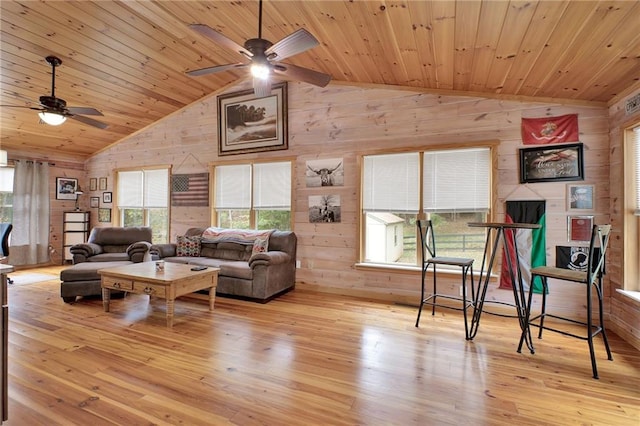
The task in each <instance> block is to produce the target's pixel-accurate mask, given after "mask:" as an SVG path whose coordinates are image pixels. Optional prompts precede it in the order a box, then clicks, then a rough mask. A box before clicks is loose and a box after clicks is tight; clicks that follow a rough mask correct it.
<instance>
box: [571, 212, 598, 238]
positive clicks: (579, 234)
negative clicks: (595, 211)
mask: <svg viewBox="0 0 640 426" xmlns="http://www.w3.org/2000/svg"><path fill="white" fill-rule="evenodd" d="M592 228H593V216H567V233H568V236H569V238H568V239H569V242H576V243H584V242H589V241H591V230H592Z"/></svg>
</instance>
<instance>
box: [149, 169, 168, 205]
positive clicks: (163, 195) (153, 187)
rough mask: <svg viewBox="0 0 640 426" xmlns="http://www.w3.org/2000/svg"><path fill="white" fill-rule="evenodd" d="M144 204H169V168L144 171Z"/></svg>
mask: <svg viewBox="0 0 640 426" xmlns="http://www.w3.org/2000/svg"><path fill="white" fill-rule="evenodd" d="M144 206H145V207H146V208H166V207H168V206H169V170H168V169H155V170H145V171H144Z"/></svg>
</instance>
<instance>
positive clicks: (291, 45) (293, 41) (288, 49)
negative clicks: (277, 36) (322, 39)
mask: <svg viewBox="0 0 640 426" xmlns="http://www.w3.org/2000/svg"><path fill="white" fill-rule="evenodd" d="M319 44H320V43H319V42H318V40H317V39H316V38H315V37H314V36H313V35H312V34H311V33H310V32H309V31H307V30H305V29H304V28H300V29H299V30H298V31H296V32H295V33H292V34H289V35H288V36H286V37H285V38H283V39H282V40H280V41H279V42H277V43H276V44H274V45H273V46H271V47H270V48H268V49H267V50H266V51H265V55H266V56H267V58H269V60H271V61H281V60H283V59H285V58H288V57H290V56H293V55H297V54H298V53H302V52H304V51H305V50H309V49H311V48H314V47H316V46H317V45H319ZM273 55H275V56H273Z"/></svg>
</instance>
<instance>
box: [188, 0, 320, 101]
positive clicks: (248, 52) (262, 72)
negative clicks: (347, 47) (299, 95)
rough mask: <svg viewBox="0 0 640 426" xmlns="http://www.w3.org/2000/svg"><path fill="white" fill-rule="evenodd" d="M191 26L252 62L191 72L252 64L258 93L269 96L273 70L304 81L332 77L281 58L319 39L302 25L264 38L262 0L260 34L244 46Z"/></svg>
mask: <svg viewBox="0 0 640 426" xmlns="http://www.w3.org/2000/svg"><path fill="white" fill-rule="evenodd" d="M189 27H190V28H191V29H193V30H195V31H197V32H199V33H200V34H202V35H203V36H205V37H208V38H210V39H211V40H213V41H215V42H216V43H218V44H220V45H222V46H224V47H227V48H229V49H231V50H234V51H236V52H238V53H240V54H241V55H243V56H245V57H246V58H247V59H249V61H250V62H249V63H242V62H240V63H235V64H226V65H217V66H213V67H208V68H202V69H199V70H193V71H188V72H187V75H190V76H200V75H205V74H212V73H218V72H223V71H227V70H232V69H244V68H249V69H250V71H251V74H252V75H253V91H254V93H255V95H256V96H257V97H265V96H268V95H270V94H271V82H270V80H269V77H270V75H271V73H275V74H279V75H282V76H283V77H284V78H286V79H290V80H297V81H304V82H306V83H309V84H313V85H314V86H319V87H325V86H326V85H327V84H329V81H331V76H330V75H328V74H324V73H321V72H318V71H314V70H311V69H308V68H303V67H298V66H296V65H292V64H285V63H282V62H280V61H281V60H283V59H286V58H288V57H290V56H293V55H297V54H298V53H302V52H304V51H306V50H309V49H311V48H313V47H316V46H317V45H318V44H319V43H318V40H316V38H315V37H314V36H313V35H312V34H311V33H310V32H309V31H307V30H305V29H304V28H301V29H299V30H297V31H296V32H294V33H292V34H289V35H288V36H286V37H285V38H283V39H282V40H280V41H279V42H277V43H276V44H273V43H271V42H270V41H269V40H265V39H263V38H262V0H260V6H259V11H258V38H252V39H249V40H247V41H245V43H244V46H240V45H239V44H237V43H236V42H235V41H233V40H231V39H229V38H228V37H227V36H225V35H223V34H221V33H219V32H217V31H215V30H214V29H212V28H210V27H208V26H207V25H204V24H192V25H189Z"/></svg>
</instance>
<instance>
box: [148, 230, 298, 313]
mask: <svg viewBox="0 0 640 426" xmlns="http://www.w3.org/2000/svg"><path fill="white" fill-rule="evenodd" d="M206 229H207V228H190V229H188V230H187V232H186V233H185V236H187V237H200V238H201V241H200V249H199V253H196V254H198V255H197V256H193V255H191V256H185V255H182V256H179V254H180V253H179V246H178V244H177V243H172V244H154V245H152V246H151V250H150V251H151V254H152V256H153V258H154V259H162V260H164V261H166V262H179V263H187V264H193V265H201V266H209V267H217V268H220V273H219V275H218V288H217V290H216V293H217V294H220V295H226V296H234V297H240V298H247V299H251V300H254V301H258V302H262V303H265V302H268V301H269V300H271V299H272V298H274V297H276V296H278V295H280V294H282V293H285V292H287V291H289V290H291V289H293V288H294V286H295V277H296V250H297V237H296V235H295V234H294V233H293V232H291V231H273V232H272V233H271V234H270V236H269V238H268V246H267V248H266V251H263V252H259V253H254V251H253V244H252V243H250V242H238V241H237V240H225V239H224V238H218V239H213V240H212V239H207V237H206V235H205V237H203V232H205V230H206ZM229 231H236V230H229ZM238 232H241V233H244V234H249V235H250V233H251V231H247V230H238ZM256 232H258V231H256ZM192 254H193V253H192Z"/></svg>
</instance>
